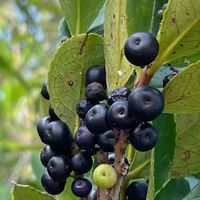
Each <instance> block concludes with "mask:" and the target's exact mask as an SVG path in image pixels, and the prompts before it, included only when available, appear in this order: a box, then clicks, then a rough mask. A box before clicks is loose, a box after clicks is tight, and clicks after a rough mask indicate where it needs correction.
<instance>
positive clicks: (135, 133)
mask: <svg viewBox="0 0 200 200" xmlns="http://www.w3.org/2000/svg"><path fill="white" fill-rule="evenodd" d="M158 137H159V135H158V133H157V131H156V129H155V128H154V127H153V126H152V125H151V124H149V123H143V124H140V125H139V126H138V127H136V128H135V129H133V130H132V131H131V132H130V143H131V144H132V145H133V146H134V147H135V149H137V150H138V151H148V150H150V149H152V148H153V147H154V146H155V145H156V142H157V140H158Z"/></svg>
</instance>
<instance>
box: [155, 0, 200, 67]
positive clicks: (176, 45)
mask: <svg viewBox="0 0 200 200" xmlns="http://www.w3.org/2000/svg"><path fill="white" fill-rule="evenodd" d="M199 31H200V1H196V0H176V1H174V0H169V2H168V7H167V9H166V12H164V17H163V20H162V23H161V27H160V29H159V33H158V35H157V38H158V40H159V43H160V50H159V55H158V57H157V59H156V61H155V63H154V65H156V66H160V65H161V64H162V63H164V62H169V61H171V60H174V59H176V58H178V57H182V56H185V55H189V54H191V51H192V52H193V53H194V52H196V51H199V50H200V45H199V41H200V34H199Z"/></svg>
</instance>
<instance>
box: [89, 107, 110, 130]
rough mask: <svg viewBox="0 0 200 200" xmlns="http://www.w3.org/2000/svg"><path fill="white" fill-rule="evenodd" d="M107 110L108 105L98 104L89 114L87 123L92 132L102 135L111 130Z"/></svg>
mask: <svg viewBox="0 0 200 200" xmlns="http://www.w3.org/2000/svg"><path fill="white" fill-rule="evenodd" d="M107 110H108V108H107V106H106V105H104V104H97V105H95V106H93V107H92V108H91V109H90V110H89V111H88V112H87V114H86V116H85V123H86V126H87V128H88V129H89V130H90V132H92V133H94V134H101V133H105V132H106V131H107V130H109V129H110V127H109V125H108V123H107Z"/></svg>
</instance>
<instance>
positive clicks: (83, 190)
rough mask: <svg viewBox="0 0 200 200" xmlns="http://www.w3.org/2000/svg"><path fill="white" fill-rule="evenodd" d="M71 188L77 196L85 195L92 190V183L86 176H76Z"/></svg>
mask: <svg viewBox="0 0 200 200" xmlns="http://www.w3.org/2000/svg"><path fill="white" fill-rule="evenodd" d="M71 190H72V192H73V193H74V195H76V196H77V197H87V196H88V195H89V193H90V192H91V190H92V184H91V182H90V181H89V180H88V179H86V178H77V179H75V180H74V181H73V183H72V186H71Z"/></svg>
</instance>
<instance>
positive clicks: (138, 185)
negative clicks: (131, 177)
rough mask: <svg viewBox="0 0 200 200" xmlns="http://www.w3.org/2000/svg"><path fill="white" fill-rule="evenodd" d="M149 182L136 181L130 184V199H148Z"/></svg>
mask: <svg viewBox="0 0 200 200" xmlns="http://www.w3.org/2000/svg"><path fill="white" fill-rule="evenodd" d="M147 190H148V184H147V183H146V182H145V181H135V182H132V183H131V184H129V185H128V188H127V190H126V194H127V197H128V200H133V199H137V200H146V196H147Z"/></svg>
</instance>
